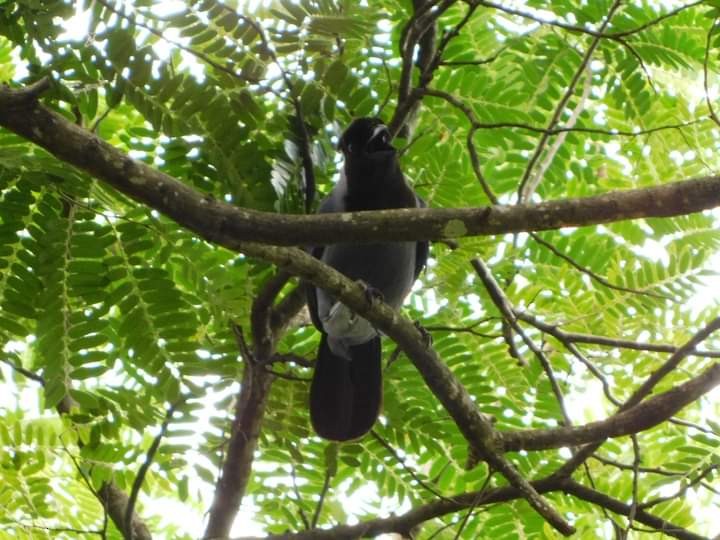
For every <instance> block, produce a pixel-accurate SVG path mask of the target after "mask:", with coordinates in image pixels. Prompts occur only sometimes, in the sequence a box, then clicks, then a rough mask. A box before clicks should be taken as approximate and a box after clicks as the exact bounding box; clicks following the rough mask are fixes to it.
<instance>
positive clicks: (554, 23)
mask: <svg viewBox="0 0 720 540" xmlns="http://www.w3.org/2000/svg"><path fill="white" fill-rule="evenodd" d="M473 1H474V2H476V3H477V4H480V5H482V6H485V7H490V8H493V9H496V10H498V11H502V12H504V13H507V14H509V15H517V16H518V17H522V18H523V19H528V20H532V21H534V22H536V23H539V24H547V25H550V26H556V27H558V28H562V29H564V30H568V31H570V32H574V33H578V34H587V35H589V36H593V37H596V38H598V37H599V38H604V39H616V38H623V37H627V36H630V35H633V34H637V33H639V32H642V31H643V30H647V29H648V28H650V27H651V26H655V25H656V24H659V23H661V22H662V21H664V20H666V19H668V18H670V17H674V16H675V15H677V14H678V13H680V12H682V11H684V10H686V9H689V8H692V7H695V6H698V5H700V4H703V3H704V1H705V0H696V1H695V2H691V3H690V4H685V5H683V6H680V7H678V8H676V9H674V10H672V11H669V12H667V13H664V14H663V15H660V16H659V17H657V18H655V19H652V20H650V21H648V22H646V23H644V24H642V25H640V26H637V27H635V28H632V29H630V30H624V31H622V32H613V33H609V34H603V33H602V32H601V31H598V30H591V29H589V28H586V27H583V26H575V25H572V24H568V23H564V22H562V21H558V20H549V19H543V18H542V17H539V16H537V15H533V14H532V13H529V12H527V11H521V10H518V9H514V8H511V7H508V6H504V5H502V4H496V3H494V2H490V1H487V0H473Z"/></svg>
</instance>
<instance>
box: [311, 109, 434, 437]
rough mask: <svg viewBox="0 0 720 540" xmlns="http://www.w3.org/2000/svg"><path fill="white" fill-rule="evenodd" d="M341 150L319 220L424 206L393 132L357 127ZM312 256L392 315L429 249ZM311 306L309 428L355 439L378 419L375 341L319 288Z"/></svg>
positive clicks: (327, 251) (411, 245)
mask: <svg viewBox="0 0 720 540" xmlns="http://www.w3.org/2000/svg"><path fill="white" fill-rule="evenodd" d="M340 150H341V151H342V153H343V155H344V157H345V164H344V167H343V169H342V171H341V176H340V180H339V181H338V183H337V184H336V185H335V187H334V188H333V190H332V191H331V192H330V194H329V195H328V196H327V197H326V198H325V199H324V200H323V201H322V203H321V204H320V208H319V210H318V212H319V213H327V212H354V211H358V210H380V209H387V208H418V207H424V206H425V203H424V201H423V200H422V199H420V197H418V196H417V195H416V194H415V192H414V191H413V190H412V189H411V188H410V186H409V185H408V184H407V182H406V181H405V177H404V176H403V173H402V171H401V170H400V163H399V161H398V157H397V152H396V150H395V148H393V146H392V145H391V144H390V132H389V131H388V128H387V127H386V126H384V125H383V124H382V122H381V121H380V120H379V119H377V118H359V119H356V120H354V121H353V122H352V123H351V124H350V126H349V127H348V128H347V130H346V131H345V133H343V135H342V137H341V138H340ZM312 253H313V255H314V256H315V257H317V258H318V259H320V260H322V261H323V262H325V263H326V264H328V265H330V266H332V267H333V268H335V269H336V270H338V271H339V272H341V273H343V274H345V275H346V276H347V277H349V278H350V279H353V280H360V281H362V282H363V283H364V284H366V286H367V287H368V291H369V294H378V293H379V294H381V295H382V297H383V299H384V300H385V302H387V303H388V304H390V305H391V306H392V307H394V308H396V309H397V308H399V307H400V306H401V305H402V303H403V301H404V300H405V297H406V296H407V295H408V293H409V292H410V289H411V288H412V285H413V282H414V281H415V279H416V278H417V277H418V275H419V274H420V271H421V270H422V269H423V267H424V266H425V261H426V259H427V254H428V243H427V242H382V243H373V244H368V243H347V244H332V245H329V246H324V247H323V246H318V247H315V248H313V250H312ZM308 307H309V309H310V315H311V317H312V319H313V323H314V324H315V326H316V327H317V329H318V330H320V332H322V337H321V340H320V348H319V350H318V355H317V362H316V364H315V372H314V375H313V380H312V385H311V386H310V419H311V421H312V425H313V428H314V429H315V431H316V432H317V434H318V435H320V436H321V437H324V438H326V439H330V440H335V441H346V440H350V439H355V438H357V437H360V436H362V435H364V434H365V433H367V432H368V431H369V430H370V428H372V426H373V424H374V423H375V420H377V417H378V414H379V413H380V403H381V400H382V362H381V353H382V348H381V345H380V336H379V334H378V332H377V330H376V329H375V328H374V327H373V326H372V325H371V324H370V323H369V322H368V321H367V320H365V319H363V318H362V317H359V316H358V315H356V314H355V313H353V312H352V311H351V310H350V309H349V308H347V307H346V306H344V305H343V304H341V303H339V302H338V301H337V300H336V299H335V298H334V297H333V296H332V295H330V294H328V293H327V292H325V291H324V290H323V289H321V288H316V287H309V289H308Z"/></svg>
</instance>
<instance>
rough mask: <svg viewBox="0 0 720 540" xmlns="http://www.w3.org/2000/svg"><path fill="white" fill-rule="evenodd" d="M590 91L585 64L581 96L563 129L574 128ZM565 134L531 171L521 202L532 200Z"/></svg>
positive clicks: (590, 75)
mask: <svg viewBox="0 0 720 540" xmlns="http://www.w3.org/2000/svg"><path fill="white" fill-rule="evenodd" d="M591 90H592V71H591V70H590V66H589V64H586V65H585V84H584V85H583V91H582V95H581V96H580V100H579V101H578V102H577V104H576V105H575V108H574V109H573V110H572V113H571V114H570V118H568V121H567V122H566V124H565V127H567V128H570V129H572V128H573V127H574V126H575V124H576V123H577V121H578V119H579V118H580V115H581V114H582V112H583V111H584V110H585V104H586V102H587V99H588V97H590V91H591ZM567 134H568V132H567V131H564V132H563V133H560V134H559V135H558V136H557V137H556V138H555V140H554V141H553V142H552V145H551V146H550V148H549V149H548V151H547V152H546V154H545V157H544V159H543V161H542V163H541V164H540V167H539V168H538V170H537V171H533V174H532V175H531V176H530V177H529V179H528V183H527V185H526V186H525V194H524V196H523V197H522V199H523V200H530V199H531V198H532V196H533V194H534V193H535V190H536V189H537V187H538V185H539V184H540V182H541V181H542V179H543V178H544V177H545V173H546V172H547V170H548V169H549V168H550V165H552V162H553V160H554V159H555V155H556V154H557V153H558V151H559V150H560V148H561V147H562V145H563V143H564V142H565V139H566V138H567Z"/></svg>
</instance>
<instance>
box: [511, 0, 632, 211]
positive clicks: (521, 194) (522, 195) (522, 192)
mask: <svg viewBox="0 0 720 540" xmlns="http://www.w3.org/2000/svg"><path fill="white" fill-rule="evenodd" d="M620 3H621V0H615V2H613V5H612V6H611V7H610V11H609V12H608V14H607V16H606V17H605V19H604V20H603V22H602V24H601V25H600V30H599V33H600V34H602V33H603V32H604V31H605V28H607V25H608V24H609V23H610V19H612V16H613V14H614V13H615V11H616V10H617V9H618V8H619V7H620ZM599 43H600V36H595V37H594V38H593V40H592V41H591V42H590V46H589V47H588V49H587V51H586V52H585V55H584V56H583V59H582V60H581V61H580V66H579V67H578V69H577V71H576V72H575V74H574V75H573V78H572V79H571V80H570V83H569V84H568V88H567V90H566V91H565V94H564V95H563V97H562V98H561V99H560V101H559V102H558V104H557V107H555V112H554V113H553V115H552V118H551V119H550V122H549V124H548V129H552V128H554V127H555V124H557V123H558V121H559V120H560V116H561V115H562V113H563V112H564V111H565V107H566V105H567V104H568V102H569V101H570V98H571V97H572V96H573V94H574V93H575V87H576V86H577V83H578V82H579V81H580V77H582V74H583V73H584V72H585V69H586V67H587V66H588V65H589V63H590V59H591V58H592V55H593V54H594V53H595V49H596V48H597V46H598V44H599ZM547 141H548V135H547V134H544V135H542V136H541V137H540V141H539V142H538V145H537V147H536V148H535V152H534V153H533V155H532V157H531V158H530V160H529V161H528V164H527V167H526V168H525V173H524V174H523V176H522V179H521V180H520V185H519V186H518V191H517V193H518V202H523V201H525V200H527V193H526V185H527V184H528V182H529V180H530V175H531V174H532V172H533V167H534V166H535V163H536V162H537V160H538V159H539V158H540V155H541V154H542V153H543V151H544V150H545V144H546V143H547Z"/></svg>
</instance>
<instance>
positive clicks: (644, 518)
mask: <svg viewBox="0 0 720 540" xmlns="http://www.w3.org/2000/svg"><path fill="white" fill-rule="evenodd" d="M532 485H533V488H534V489H536V490H537V491H538V493H542V494H546V493H550V492H553V491H562V492H564V493H567V494H569V495H573V496H575V497H578V498H579V499H582V500H585V501H588V502H591V503H593V504H595V505H597V506H600V507H601V508H605V509H608V510H610V511H612V512H614V513H616V514H619V515H623V516H629V515H630V512H631V507H630V505H628V504H626V503H624V502H622V501H619V500H617V499H613V498H612V497H610V496H608V495H605V494H604V493H601V492H599V491H596V490H594V489H591V488H588V487H586V486H583V485H582V484H580V483H579V482H576V481H574V480H572V479H569V478H558V477H554V476H551V477H547V478H543V479H542V480H537V481H535V482H532ZM521 497H522V495H521V493H520V492H519V491H518V490H517V489H515V488H513V487H509V486H506V487H499V488H492V489H487V488H485V489H483V490H479V491H473V492H469V493H460V494H457V495H453V496H452V497H449V498H446V499H440V500H437V501H433V502H430V503H427V504H424V505H421V506H418V507H416V508H413V509H412V510H410V511H408V512H406V513H405V514H401V515H399V516H390V517H388V518H379V519H371V520H368V521H364V522H362V523H358V524H357V525H350V526H349V525H340V526H338V527H333V528H331V529H314V530H311V531H303V532H298V533H286V534H277V535H275V534H273V535H269V536H265V537H241V538H235V539H234V540H350V539H355V538H361V537H363V538H364V537H374V536H379V535H380V534H384V533H398V534H402V535H406V536H410V534H409V533H410V532H411V531H412V530H413V529H414V528H415V527H417V526H418V525H420V524H422V523H424V522H426V521H428V520H430V519H433V518H438V517H441V516H444V515H447V514H451V513H454V512H458V511H460V510H464V509H466V508H472V507H475V508H477V507H481V506H487V505H490V504H497V503H502V502H507V501H512V500H516V499H519V498H521ZM635 521H637V522H638V523H642V524H643V525H646V526H649V527H652V528H653V529H655V530H658V531H662V532H663V533H664V534H666V535H668V536H671V537H674V538H680V539H682V540H707V539H706V538H705V537H703V536H700V535H698V534H695V533H693V532H691V531H688V530H687V529H683V528H682V527H680V526H679V525H675V524H674V523H671V522H669V521H666V520H664V519H661V518H659V517H657V516H655V515H653V514H651V513H649V512H647V511H645V510H644V509H639V510H637V512H636V514H635Z"/></svg>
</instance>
